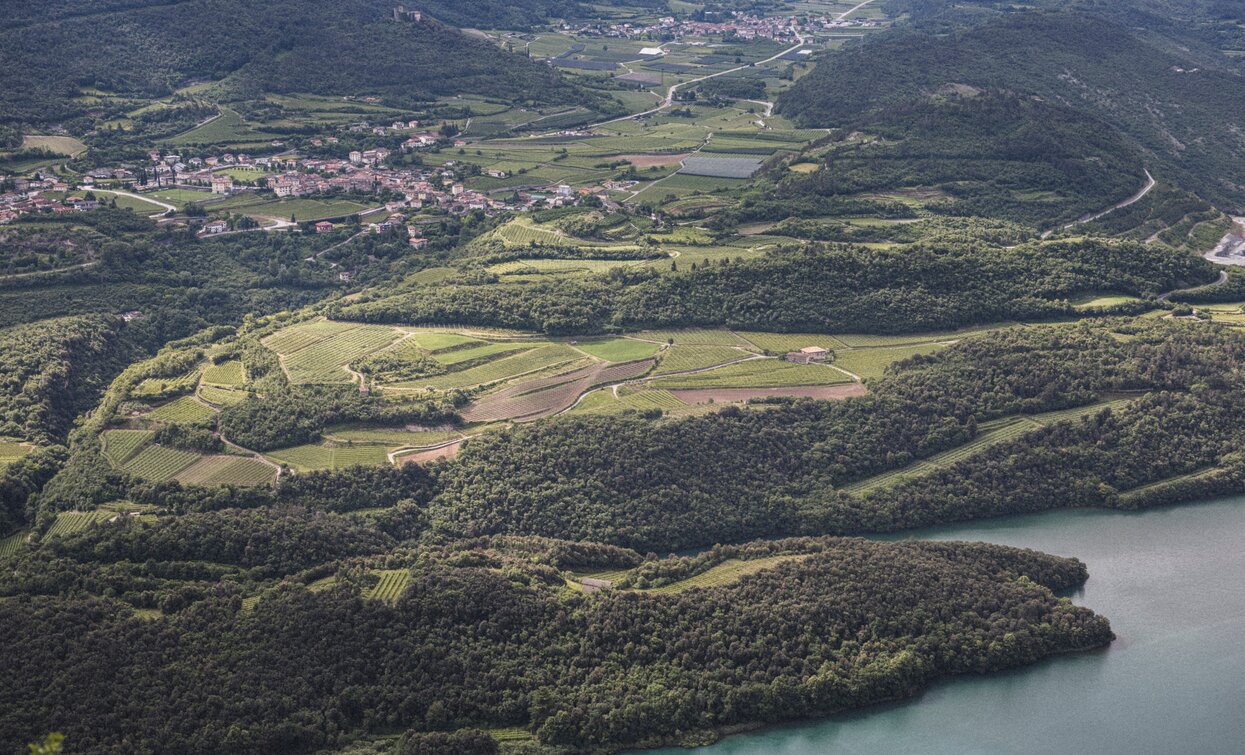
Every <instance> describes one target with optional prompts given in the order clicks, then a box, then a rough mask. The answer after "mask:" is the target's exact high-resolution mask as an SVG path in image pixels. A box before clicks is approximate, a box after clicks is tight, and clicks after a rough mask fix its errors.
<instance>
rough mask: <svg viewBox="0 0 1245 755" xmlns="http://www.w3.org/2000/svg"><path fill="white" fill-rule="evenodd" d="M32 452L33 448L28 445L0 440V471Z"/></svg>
mask: <svg viewBox="0 0 1245 755" xmlns="http://www.w3.org/2000/svg"><path fill="white" fill-rule="evenodd" d="M33 450H35V447H34V446H32V445H30V444H28V443H20V442H17V441H10V440H0V469H4V468H5V467H6V466H8V465H9V464H12V463H13V462H15V461H17V460H18V459H20V458H22V457H23V456H25V455H26V454H28V453H30V452H31V451H33Z"/></svg>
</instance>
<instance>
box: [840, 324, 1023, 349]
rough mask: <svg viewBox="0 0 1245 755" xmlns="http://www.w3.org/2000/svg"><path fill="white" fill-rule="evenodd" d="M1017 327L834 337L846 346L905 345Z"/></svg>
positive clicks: (841, 334)
mask: <svg viewBox="0 0 1245 755" xmlns="http://www.w3.org/2000/svg"><path fill="white" fill-rule="evenodd" d="M1012 327H1016V324H1015V323H999V324H997V325H983V326H980V327H972V328H963V329H960V330H941V331H934V332H929V333H908V334H901V335H894V336H876V335H862V334H858V333H835V334H834V337H835V338H837V339H839V340H840V341H842V342H843V343H844V345H846V346H851V347H853V348H855V347H874V346H904V345H907V344H913V343H934V342H935V341H956V340H959V339H961V338H967V337H970V336H976V335H982V334H985V333H990V332H993V331H996V330H1003V329H1005V328H1012Z"/></svg>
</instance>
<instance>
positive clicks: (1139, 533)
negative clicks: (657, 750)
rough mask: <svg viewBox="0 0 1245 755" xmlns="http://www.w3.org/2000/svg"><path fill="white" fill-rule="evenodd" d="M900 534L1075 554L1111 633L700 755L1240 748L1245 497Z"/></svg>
mask: <svg viewBox="0 0 1245 755" xmlns="http://www.w3.org/2000/svg"><path fill="white" fill-rule="evenodd" d="M904 537H916V538H921V539H936V540H983V541H986V542H991V543H1000V544H1003V545H1014V546H1020V547H1025V548H1033V549H1035V550H1041V551H1046V552H1047V553H1054V554H1057V555H1061V556H1076V557H1077V558H1079V559H1081V560H1082V561H1084V562H1085V563H1086V564H1087V565H1088V566H1089V575H1090V577H1089V581H1088V582H1086V583H1085V586H1084V587H1083V588H1082V589H1080V590H1078V591H1076V592H1074V593H1072V594H1071V596H1070V597H1071V598H1072V600H1073V602H1075V603H1077V604H1078V605H1083V606H1088V607H1089V608H1092V609H1093V610H1094V611H1096V612H1098V613H1100V614H1103V615H1105V616H1106V617H1107V618H1108V619H1110V621H1111V627H1112V629H1114V630H1115V633H1116V635H1117V636H1118V639H1117V640H1116V641H1115V642H1114V643H1112V644H1111V646H1110V647H1109V648H1107V649H1105V650H1101V651H1092V652H1089V653H1082V654H1076V655H1068V656H1060V657H1057V658H1053V659H1050V660H1047V661H1044V662H1042V663H1039V664H1036V665H1033V666H1028V667H1025V668H1022V669H1019V670H1016V671H1011V672H1005V673H1000V674H992V675H986V676H973V677H964V676H961V677H952V678H950V679H948V680H946V681H943V682H940V683H938V684H937V685H935V686H933V687H931V688H930V689H929V690H927V691H926V692H925V693H924V694H922V695H921V696H919V697H917V698H915V699H912V700H908V701H906V702H903V703H896V704H892V705H885V706H879V707H875V708H869V709H866V710H863V711H857V712H855V713H851V714H844V715H838V716H834V717H831V718H827V719H821V720H817V721H810V722H804V723H799V724H793V725H788V726H782V727H776V728H771V729H766V730H764V731H758V732H755V733H751V734H745V735H740V736H734V737H728V738H726V739H724V740H722V741H721V742H718V743H717V744H715V745H713V746H711V747H706V748H700V749H699V750H697V752H703V753H705V755H742V754H743V753H766V754H767V755H770V754H784V755H811V754H812V753H826V752H842V753H956V754H957V755H961V754H963V753H1001V752H1007V753H1130V755H1132V754H1136V753H1164V754H1166V753H1180V752H1187V753H1192V752H1197V753H1239V752H1245V497H1235V498H1228V499H1221V500H1216V501H1209V502H1205V503H1196V504H1189V505H1183V506H1174V507H1170V508H1163V509H1157V510H1153V511H1147V512H1142V513H1120V512H1110V511H1062V512H1052V513H1047V514H1038V515H1033V516H1022V517H1011V518H1006V519H999V520H991V521H986V522H975V523H969V524H962V525H956V526H948V527H939V528H935V529H929V530H919V531H914V532H911V533H906V534H905V535H904ZM661 752H663V753H667V754H670V755H673V753H687V752H689V751H688V750H664V751H661Z"/></svg>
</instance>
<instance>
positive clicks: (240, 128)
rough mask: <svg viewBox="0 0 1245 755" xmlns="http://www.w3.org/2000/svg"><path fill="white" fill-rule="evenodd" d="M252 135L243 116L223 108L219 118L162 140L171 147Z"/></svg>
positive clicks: (232, 139)
mask: <svg viewBox="0 0 1245 755" xmlns="http://www.w3.org/2000/svg"><path fill="white" fill-rule="evenodd" d="M250 136H253V133H252V132H251V130H250V129H249V128H247V126H246V123H244V122H243V120H242V116H240V115H238V114H237V113H236V112H234V111H232V110H229V109H228V108H223V109H222V110H221V114H220V116H219V117H218V118H215V119H213V120H211V121H209V122H207V123H204V124H203V125H200V126H196V127H195V128H192V129H190V130H189V131H185V132H182V133H180V134H177V135H176V136H170V137H169V138H167V139H164V140H162V141H163V142H164V143H165V144H167V145H169V146H171V147H178V146H182V145H186V144H220V143H223V142H230V141H235V140H238V139H244V138H247V137H250Z"/></svg>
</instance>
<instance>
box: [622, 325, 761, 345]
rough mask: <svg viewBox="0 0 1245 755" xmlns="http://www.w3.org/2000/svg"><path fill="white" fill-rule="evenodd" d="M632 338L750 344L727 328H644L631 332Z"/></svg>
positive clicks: (658, 340)
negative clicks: (643, 329) (637, 331)
mask: <svg viewBox="0 0 1245 755" xmlns="http://www.w3.org/2000/svg"><path fill="white" fill-rule="evenodd" d="M633 337H634V338H640V339H643V340H645V341H657V342H659V343H667V342H673V343H674V344H675V345H676V346H743V347H747V346H749V345H750V344H749V343H748V342H747V341H745V340H744V339H742V338H740V337H739V336H737V335H735V334H734V333H732V332H731V331H729V330H704V329H702V328H687V329H684V330H645V331H641V332H639V333H635V334H633Z"/></svg>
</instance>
